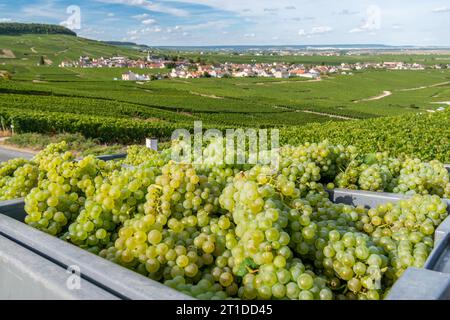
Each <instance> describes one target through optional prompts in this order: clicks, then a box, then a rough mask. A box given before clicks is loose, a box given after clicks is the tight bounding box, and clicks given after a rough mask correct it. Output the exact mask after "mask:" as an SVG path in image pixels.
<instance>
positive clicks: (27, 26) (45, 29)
mask: <svg viewBox="0 0 450 320" xmlns="http://www.w3.org/2000/svg"><path fill="white" fill-rule="evenodd" d="M9 34H67V35H71V36H76V35H77V34H76V33H75V32H73V31H72V30H70V29H68V28H66V27H63V26H58V25H53V24H42V23H17V22H5V23H0V35H9Z"/></svg>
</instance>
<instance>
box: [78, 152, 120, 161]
mask: <svg viewBox="0 0 450 320" xmlns="http://www.w3.org/2000/svg"><path fill="white" fill-rule="evenodd" d="M126 157H127V154H126V153H115V154H105V155H101V156H96V158H97V159H99V160H103V161H111V160H118V159H124V158H126ZM81 159H83V158H82V157H81V158H77V159H75V161H80V160H81Z"/></svg>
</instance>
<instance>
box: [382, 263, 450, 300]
mask: <svg viewBox="0 0 450 320" xmlns="http://www.w3.org/2000/svg"><path fill="white" fill-rule="evenodd" d="M386 299H387V300H450V275H449V274H445V273H441V272H436V271H431V270H426V269H418V268H413V267H411V268H408V269H407V270H406V271H405V272H404V273H403V275H402V276H401V277H400V278H399V279H398V280H397V281H396V282H395V284H394V286H393V287H392V288H391V290H390V292H389V294H388V295H387V297H386Z"/></svg>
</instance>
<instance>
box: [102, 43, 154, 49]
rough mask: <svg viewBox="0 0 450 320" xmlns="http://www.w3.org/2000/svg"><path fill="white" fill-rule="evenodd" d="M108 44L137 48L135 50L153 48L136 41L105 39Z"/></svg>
mask: <svg viewBox="0 0 450 320" xmlns="http://www.w3.org/2000/svg"><path fill="white" fill-rule="evenodd" d="M104 42H105V43H107V44H110V45H113V46H117V47H124V48H129V49H135V50H151V49H152V48H151V47H149V46H147V45H145V44H137V43H134V42H123V41H104Z"/></svg>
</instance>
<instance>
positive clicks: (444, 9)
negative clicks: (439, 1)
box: [432, 6, 450, 13]
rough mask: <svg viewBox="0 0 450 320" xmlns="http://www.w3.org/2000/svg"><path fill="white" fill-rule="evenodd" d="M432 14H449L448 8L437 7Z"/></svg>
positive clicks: (449, 8)
mask: <svg viewBox="0 0 450 320" xmlns="http://www.w3.org/2000/svg"><path fill="white" fill-rule="evenodd" d="M432 11H433V12H434V13H442V12H450V7H449V6H444V7H439V8H435V9H433V10H432Z"/></svg>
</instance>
